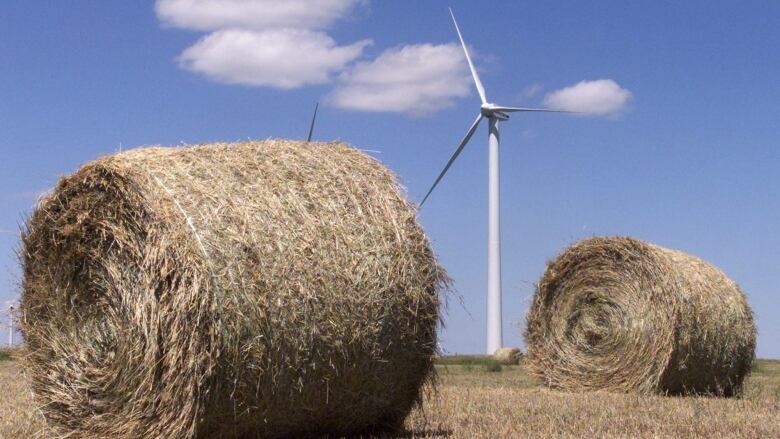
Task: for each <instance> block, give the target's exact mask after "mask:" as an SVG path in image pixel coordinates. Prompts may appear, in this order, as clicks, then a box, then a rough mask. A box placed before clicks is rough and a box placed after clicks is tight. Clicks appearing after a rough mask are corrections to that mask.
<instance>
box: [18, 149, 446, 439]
mask: <svg viewBox="0 0 780 439" xmlns="http://www.w3.org/2000/svg"><path fill="white" fill-rule="evenodd" d="M415 215H416V209H415V207H414V206H413V205H411V204H410V203H409V202H407V200H406V199H405V198H404V196H403V195H402V193H401V191H400V190H399V186H398V184H397V181H396V178H395V177H394V175H393V174H392V173H391V172H389V171H388V170H387V169H386V168H384V167H383V166H381V165H380V164H379V163H378V162H377V161H375V160H373V159H371V158H370V157H368V156H367V155H365V154H363V153H361V152H359V151H357V150H355V149H353V148H350V147H348V146H346V145H344V144H340V143H331V144H318V143H304V142H291V141H264V142H247V143H240V144H212V145H202V146H196V147H183V148H162V147H152V148H142V149H136V150H132V151H128V152H124V153H120V154H116V155H113V156H109V157H105V158H101V159H99V160H97V161H94V162H91V163H89V164H87V165H85V166H84V167H82V168H81V169H79V170H78V171H77V172H76V173H74V174H73V175H70V176H68V177H65V178H63V179H62V180H61V181H60V182H59V183H58V185H57V187H56V188H55V189H54V191H53V192H52V193H51V194H50V195H48V196H47V197H46V198H45V199H43V200H42V201H41V202H40V204H39V206H38V207H37V209H36V210H35V212H34V213H33V214H32V216H31V218H30V219H29V221H28V223H27V231H26V233H25V234H24V237H23V249H22V257H23V269H24V280H23V293H22V306H23V314H24V317H23V320H22V322H23V330H24V334H25V336H26V340H27V343H28V346H29V348H30V355H29V358H28V361H27V368H28V369H27V370H28V372H29V375H30V377H31V378H32V386H33V390H34V393H35V395H36V397H37V399H38V403H39V404H40V407H41V410H42V411H43V413H44V414H45V416H46V418H47V419H48V420H49V422H50V424H51V425H52V426H53V427H54V428H55V429H56V430H57V431H58V432H60V433H63V434H69V435H70V436H68V437H234V436H238V437H244V436H251V437H267V436H272V437H277V436H285V437H287V436H299V435H308V434H319V433H323V432H328V433H334V434H347V433H353V432H359V431H365V430H367V429H371V430H374V429H385V428H395V427H398V426H399V425H400V424H401V423H402V422H403V419H404V418H405V416H406V415H407V414H408V412H409V411H410V410H411V408H412V407H413V406H414V405H415V404H416V403H418V402H419V401H420V392H421V386H422V385H423V384H424V383H425V382H426V381H427V380H428V379H429V378H430V377H431V374H432V372H433V359H434V354H435V350H436V329H437V324H438V307H439V297H438V293H439V291H440V287H441V286H442V284H443V282H444V281H445V274H444V272H443V270H442V269H441V268H440V267H439V265H438V264H437V262H436V260H435V258H434V255H433V253H432V252H431V249H430V246H429V242H428V240H427V238H426V237H425V235H424V234H423V231H422V229H421V228H420V226H419V224H418V223H417V221H416V218H415Z"/></svg>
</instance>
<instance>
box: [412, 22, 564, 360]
mask: <svg viewBox="0 0 780 439" xmlns="http://www.w3.org/2000/svg"><path fill="white" fill-rule="evenodd" d="M450 15H451V16H452V22H453V23H454V24H455V31H456V32H457V33H458V39H459V40H460V45H461V46H462V47H463V53H465V54H466V61H468V64H469V70H471V76H472V77H473V78H474V85H475V86H476V88H477V93H479V98H480V100H481V101H482V104H481V105H480V107H479V114H478V115H477V118H476V120H474V123H472V124H471V128H469V130H468V131H467V132H466V135H465V136H464V137H463V140H461V142H460V145H458V147H457V148H455V152H454V153H453V154H452V156H451V157H450V159H449V161H447V164H446V165H445V166H444V169H443V170H442V171H441V173H440V174H439V176H438V177H437V178H436V180H435V181H434V182H433V185H432V186H431V188H430V189H429V190H428V193H427V194H425V197H424V198H423V200H422V202H421V203H420V207H422V205H423V204H424V203H425V200H427V199H428V196H430V195H431V192H433V190H434V189H435V188H436V185H438V184H439V182H440V181H441V179H442V178H443V177H444V174H446V173H447V171H448V170H449V169H450V166H452V163H453V162H454V161H455V159H457V158H458V155H460V153H461V151H463V148H464V147H465V146H466V144H467V143H468V142H469V140H470V139H471V136H473V135H474V132H475V131H476V130H477V126H479V123H480V122H481V121H482V119H483V118H487V119H488V155H489V159H488V163H489V177H488V286H487V354H488V355H490V354H493V353H494V352H495V351H496V349H498V348H500V347H501V346H502V344H503V337H502V322H501V320H502V317H501V213H500V199H499V156H498V154H499V135H498V123H499V122H500V121H505V120H509V114H508V113H514V112H545V113H572V112H571V111H560V110H548V109H543V108H517V107H506V106H503V105H496V104H494V103H491V102H488V100H487V97H486V95H485V88H484V87H483V86H482V81H480V79H479V74H477V69H476V68H475V67H474V63H473V62H472V61H471V56H469V51H468V49H467V48H466V43H465V42H464V41H463V35H461V33H460V28H458V22H457V21H456V20H455V14H453V12H452V9H450Z"/></svg>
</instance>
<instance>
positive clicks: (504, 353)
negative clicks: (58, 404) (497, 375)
mask: <svg viewBox="0 0 780 439" xmlns="http://www.w3.org/2000/svg"><path fill="white" fill-rule="evenodd" d="M522 358H523V353H522V352H520V349H519V348H498V349H496V352H494V353H493V359H494V360H496V361H498V362H499V363H501V364H503V365H505V366H512V365H516V364H520V360H521V359H522Z"/></svg>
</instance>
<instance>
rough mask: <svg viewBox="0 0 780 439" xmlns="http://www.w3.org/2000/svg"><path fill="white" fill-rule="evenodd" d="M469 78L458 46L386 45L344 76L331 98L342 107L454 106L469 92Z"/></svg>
mask: <svg viewBox="0 0 780 439" xmlns="http://www.w3.org/2000/svg"><path fill="white" fill-rule="evenodd" d="M469 86H470V77H469V73H468V71H467V70H466V61H465V59H464V56H463V52H462V51H461V49H460V47H459V46H457V45H455V44H442V45H433V44H416V45H409V46H403V47H397V48H393V49H388V50H386V51H385V52H383V53H382V54H381V55H379V57H377V58H376V59H374V60H373V61H367V62H361V63H358V64H357V65H355V66H354V67H353V68H352V69H351V70H349V71H347V72H345V73H344V74H343V75H342V77H341V83H340V84H339V85H338V86H337V87H336V89H335V90H334V91H333V92H332V93H331V94H330V96H329V97H328V101H329V102H330V103H331V104H332V105H334V106H336V107H339V108H343V109H347V110H355V111H374V112H379V111H390V112H398V113H407V114H411V115H415V116H419V115H425V114H429V113H432V112H435V111H437V110H439V109H441V108H445V107H449V106H452V105H453V100H454V98H458V97H463V96H467V95H468V94H469Z"/></svg>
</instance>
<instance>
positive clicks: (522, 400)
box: [0, 351, 780, 438]
mask: <svg viewBox="0 0 780 439" xmlns="http://www.w3.org/2000/svg"><path fill="white" fill-rule="evenodd" d="M21 354H22V353H21V352H20V351H15V352H11V353H10V358H9V355H8V354H7V353H1V354H0V438H33V437H52V436H51V435H50V434H48V435H47V431H46V428H45V426H44V423H43V419H42V417H41V415H40V414H39V412H38V411H37V410H36V408H35V405H34V403H33V401H32V398H31V395H30V391H29V389H28V385H27V380H26V378H25V377H24V375H23V373H22V371H21V368H20V363H19V360H18V357H19V356H20V355H21ZM437 369H438V372H439V385H438V387H437V390H436V391H432V392H429V394H428V396H427V397H426V403H425V408H424V410H416V411H415V412H413V413H412V415H411V416H410V417H409V419H408V420H407V424H406V431H405V432H404V433H402V434H401V435H400V437H404V438H416V437H430V438H522V437H621V438H625V437H653V438H656V437H669V438H672V437H701V438H705V437H706V438H710V437H742V438H763V437H771V438H776V437H780V361H777V360H759V361H758V362H757V363H756V366H755V367H754V372H753V373H752V375H751V376H750V377H749V378H748V382H747V385H746V390H745V395H744V396H743V397H742V398H741V399H716V398H703V397H695V398H694V397H663V396H650V397H648V396H638V395H628V394H626V395H624V394H611V393H602V392H595V393H582V394H573V393H564V392H558V391H553V390H548V389H544V388H541V387H539V386H538V385H537V383H536V382H535V381H534V380H533V379H531V378H530V377H529V376H528V374H527V373H526V372H525V371H524V369H523V367H522V366H503V367H502V368H501V370H496V369H498V367H497V366H495V365H494V364H493V363H491V362H489V361H485V360H484V359H482V358H479V357H459V358H451V357H450V358H444V359H442V360H441V361H440V364H439V365H438V366H437Z"/></svg>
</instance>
